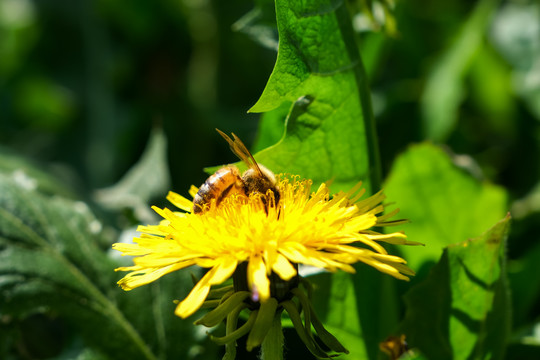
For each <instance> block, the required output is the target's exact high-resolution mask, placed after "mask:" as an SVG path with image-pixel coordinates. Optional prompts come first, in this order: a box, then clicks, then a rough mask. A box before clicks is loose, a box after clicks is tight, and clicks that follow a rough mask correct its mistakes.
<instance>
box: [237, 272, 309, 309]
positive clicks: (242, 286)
mask: <svg viewBox="0 0 540 360" xmlns="http://www.w3.org/2000/svg"><path fill="white" fill-rule="evenodd" d="M247 266H248V263H247V262H243V263H240V264H238V266H237V267H236V270H235V272H234V274H233V285H234V291H235V292H238V291H249V292H251V297H250V298H248V299H246V300H245V302H246V304H247V305H248V307H249V309H251V310H256V309H258V308H259V306H260V302H259V296H258V293H257V289H250V288H249V285H248V281H247ZM293 266H294V268H295V269H296V273H297V275H295V276H293V277H292V278H291V279H290V280H283V279H282V278H280V277H279V275H278V274H276V273H275V272H273V271H272V273H271V274H270V275H269V276H268V279H269V280H270V296H271V297H273V298H275V299H276V300H277V301H278V303H280V302H282V301H285V300H290V299H292V298H293V296H294V295H293V294H292V293H291V290H292V289H295V288H297V287H298V284H299V282H300V277H299V275H298V264H293Z"/></svg>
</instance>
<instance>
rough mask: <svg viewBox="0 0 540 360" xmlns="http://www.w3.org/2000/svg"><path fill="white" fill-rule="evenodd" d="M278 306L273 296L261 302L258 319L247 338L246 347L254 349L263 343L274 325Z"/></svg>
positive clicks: (249, 349)
mask: <svg viewBox="0 0 540 360" xmlns="http://www.w3.org/2000/svg"><path fill="white" fill-rule="evenodd" d="M277 307H278V302H277V300H276V299H275V298H272V297H271V298H269V299H268V300H266V301H265V302H262V303H261V307H260V308H259V313H258V314H257V320H256V321H255V324H254V325H253V329H251V331H250V333H249V336H248V338H247V342H246V348H247V350H248V351H251V350H253V348H255V347H257V346H259V345H261V343H262V342H263V340H264V337H265V336H266V334H267V333H268V330H270V327H271V326H272V322H273V321H274V316H275V315H276V310H277Z"/></svg>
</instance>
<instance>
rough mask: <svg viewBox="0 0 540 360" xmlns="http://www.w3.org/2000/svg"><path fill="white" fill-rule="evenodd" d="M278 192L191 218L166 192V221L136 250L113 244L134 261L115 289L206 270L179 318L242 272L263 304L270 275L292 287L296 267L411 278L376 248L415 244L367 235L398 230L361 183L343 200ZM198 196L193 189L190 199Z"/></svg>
mask: <svg viewBox="0 0 540 360" xmlns="http://www.w3.org/2000/svg"><path fill="white" fill-rule="evenodd" d="M277 186H278V189H279V195H280V198H279V201H278V202H277V204H276V201H274V193H273V192H272V191H269V192H268V193H267V194H266V195H262V194H259V193H252V194H250V195H249V196H244V195H241V194H233V195H230V196H227V197H226V198H225V199H223V200H222V201H221V202H220V203H219V205H216V203H215V201H212V202H210V204H209V205H208V207H207V208H206V209H205V211H203V212H200V213H197V214H196V213H194V212H193V211H192V210H193V202H192V201H190V200H188V199H186V198H184V197H182V196H181V195H178V194H176V193H173V192H170V193H169V195H168V197H167V199H168V200H169V201H170V202H171V203H172V204H174V205H175V206H176V207H178V208H179V209H181V210H183V211H181V212H174V211H171V210H169V209H167V208H164V209H160V208H157V207H154V208H153V209H154V210H155V211H156V212H157V213H158V214H159V215H160V216H162V217H163V219H164V220H163V221H161V223H160V224H159V225H150V226H140V227H139V228H138V231H139V232H141V233H142V235H141V237H140V238H137V239H134V242H135V243H134V244H120V243H118V244H114V245H113V248H114V249H116V250H119V251H121V252H122V253H123V255H132V256H135V258H134V265H133V266H128V267H121V268H118V269H116V270H120V271H131V272H130V273H129V274H127V275H126V276H125V277H124V278H123V279H121V280H120V281H119V285H120V286H121V287H122V288H123V289H124V290H131V289H133V288H136V287H138V286H141V285H144V284H148V283H150V282H152V281H154V280H156V279H158V278H160V277H161V276H163V275H165V274H167V273H170V272H172V271H176V270H179V269H183V268H186V267H189V266H192V265H197V266H200V267H203V268H207V269H208V271H207V272H206V274H205V275H204V276H203V277H202V278H201V279H200V280H199V281H198V283H197V284H196V285H195V287H194V288H193V290H192V291H191V292H190V293H189V295H188V296H187V297H186V298H185V299H184V300H183V301H181V302H180V303H179V304H178V306H177V308H176V311H175V313H176V314H177V315H178V316H180V317H182V318H185V317H188V316H190V315H191V314H193V313H194V312H195V311H197V310H198V309H199V308H200V307H201V305H202V304H203V302H204V301H205V300H206V298H207V296H208V294H209V292H210V288H211V287H212V286H213V285H218V284H221V283H223V282H224V281H226V280H227V279H229V278H230V277H232V276H233V274H235V271H237V269H240V268H241V267H242V268H243V269H244V266H245V276H246V279H245V280H246V281H247V286H248V289H249V290H250V291H251V294H252V299H253V300H254V301H260V302H261V303H264V302H266V301H267V300H268V299H269V298H271V297H272V295H273V294H272V289H271V288H272V287H271V280H270V279H271V278H272V276H275V275H277V276H278V277H279V278H281V279H282V280H284V281H288V280H291V279H293V278H294V277H296V276H297V264H306V265H311V266H315V267H319V268H323V269H327V270H329V271H336V270H344V271H347V272H351V273H352V272H354V268H353V267H352V264H354V263H356V262H358V261H361V262H364V263H366V264H368V265H370V266H373V267H374V268H376V269H377V270H379V271H382V272H384V273H387V274H389V275H392V276H394V277H396V278H398V279H402V280H408V277H407V276H410V275H414V272H413V271H412V270H411V269H409V268H408V267H407V266H406V262H405V260H403V259H402V258H400V257H398V256H393V255H389V254H388V253H387V251H386V250H385V249H384V247H382V246H381V244H380V242H386V243H391V244H404V245H413V244H418V243H415V242H410V241H407V239H406V236H405V235H404V234H403V233H402V232H394V233H390V234H381V233H378V232H375V231H372V230H370V229H371V228H373V227H380V226H387V225H393V224H395V223H396V222H392V221H390V220H389V218H390V217H391V216H393V215H394V214H395V212H393V213H390V214H386V215H382V213H383V210H384V206H383V205H382V201H383V200H384V198H385V197H384V195H383V194H382V192H379V193H377V194H375V195H373V196H371V197H368V198H366V199H363V200H360V198H361V197H362V195H363V194H364V190H361V186H360V184H358V185H357V186H356V187H354V188H353V189H352V190H351V191H349V192H347V193H345V192H340V193H337V194H334V195H331V194H330V191H329V188H328V185H327V184H322V185H321V186H320V187H319V188H318V189H317V190H316V191H314V192H312V189H311V188H312V183H311V181H309V180H300V179H299V177H288V176H284V175H279V176H278V177H277ZM196 193H197V188H195V187H192V189H191V190H190V194H191V195H192V196H194V195H195V194H196ZM240 265H242V266H240Z"/></svg>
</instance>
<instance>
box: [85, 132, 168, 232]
mask: <svg viewBox="0 0 540 360" xmlns="http://www.w3.org/2000/svg"><path fill="white" fill-rule="evenodd" d="M170 183H171V180H170V175H169V169H168V165H167V139H166V137H165V134H164V133H163V130H162V129H154V130H153V131H152V133H151V134H150V139H149V140H148V145H147V146H146V149H145V151H144V153H143V155H142V156H141V159H140V160H139V162H137V164H135V166H133V167H132V168H131V169H130V170H129V171H128V172H127V173H126V174H125V175H124V177H122V179H120V181H118V183H116V184H115V185H113V186H111V187H108V188H105V189H99V190H97V191H96V192H95V194H94V197H95V199H96V201H97V202H98V203H99V204H100V205H102V206H103V207H104V208H107V209H110V210H116V211H118V210H122V209H125V208H129V209H131V210H132V211H133V212H134V213H135V216H136V218H137V219H138V220H139V221H140V222H143V223H145V222H151V221H155V218H156V217H155V215H154V213H153V211H152V210H151V209H150V208H149V207H148V205H147V204H148V203H149V202H150V200H153V199H154V198H157V197H158V196H164V195H165V194H167V191H168V190H169V187H170Z"/></svg>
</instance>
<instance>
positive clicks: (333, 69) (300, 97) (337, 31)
mask: <svg viewBox="0 0 540 360" xmlns="http://www.w3.org/2000/svg"><path fill="white" fill-rule="evenodd" d="M276 15H277V24H278V30H279V37H280V41H279V51H278V58H277V62H276V65H275V68H274V71H273V72H272V75H271V76H270V79H269V81H268V84H267V85H266V88H265V90H264V92H263V94H262V96H261V98H260V99H259V101H258V102H257V103H256V104H255V105H254V106H253V108H252V109H251V111H254V112H267V111H270V110H273V109H275V108H278V107H279V106H280V105H282V104H283V103H284V102H288V103H294V104H293V108H292V109H291V111H290V114H289V117H288V120H287V124H286V132H285V134H284V135H283V137H282V138H281V140H280V141H279V142H278V143H277V144H276V145H275V146H272V147H270V148H267V149H265V150H263V151H261V152H259V153H258V154H257V156H256V158H257V160H258V161H260V162H261V163H263V164H264V165H266V166H267V167H269V168H270V169H272V170H274V171H275V172H288V173H297V174H300V175H301V176H303V177H307V178H310V179H312V180H313V181H314V183H315V184H319V183H321V182H323V181H327V180H329V179H334V184H333V189H334V190H344V189H348V188H350V187H352V186H353V185H354V184H355V183H357V182H358V181H359V180H364V181H365V186H366V187H367V188H368V190H371V186H372V185H374V184H371V182H372V178H375V179H376V178H377V176H378V173H377V170H376V169H377V166H378V165H377V151H376V146H375V136H374V133H373V131H374V130H373V116H372V113H371V105H370V97H369V92H368V89H367V84H366V82H367V79H366V76H365V72H364V68H363V65H362V61H361V59H360V56H359V53H358V49H357V47H356V44H355V38H354V33H353V30H352V26H351V20H350V16H349V14H348V12H347V7H346V4H345V2H343V1H335V0H334V1H331V0H311V1H302V2H296V1H286V0H277V1H276ZM376 186H377V185H375V187H376Z"/></svg>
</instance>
